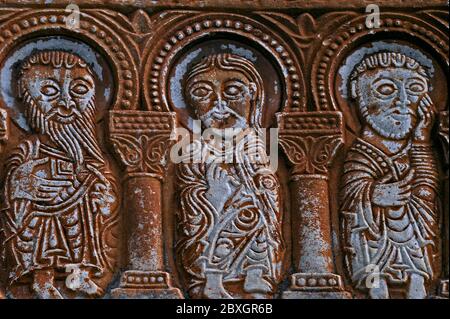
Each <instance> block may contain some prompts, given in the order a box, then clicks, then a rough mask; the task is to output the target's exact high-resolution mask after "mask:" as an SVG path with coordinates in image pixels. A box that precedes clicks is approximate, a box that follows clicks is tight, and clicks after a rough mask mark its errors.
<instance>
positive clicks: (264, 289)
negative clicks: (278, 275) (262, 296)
mask: <svg viewBox="0 0 450 319" xmlns="http://www.w3.org/2000/svg"><path fill="white" fill-rule="evenodd" d="M244 290H245V292H248V293H271V292H272V285H271V284H270V283H269V282H268V281H267V280H265V279H264V278H263V269H262V268H253V269H249V270H247V275H246V277H245V282H244Z"/></svg>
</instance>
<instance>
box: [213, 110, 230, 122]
mask: <svg viewBox="0 0 450 319" xmlns="http://www.w3.org/2000/svg"><path fill="white" fill-rule="evenodd" d="M230 115H231V114H230V113H228V112H224V113H221V112H214V113H213V114H211V116H212V117H213V118H215V119H217V120H225V119H227V118H229V117H230Z"/></svg>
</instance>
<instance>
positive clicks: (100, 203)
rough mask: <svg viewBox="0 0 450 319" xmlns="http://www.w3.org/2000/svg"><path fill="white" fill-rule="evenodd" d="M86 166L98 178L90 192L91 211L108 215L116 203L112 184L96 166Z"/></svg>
mask: <svg viewBox="0 0 450 319" xmlns="http://www.w3.org/2000/svg"><path fill="white" fill-rule="evenodd" d="M87 167H88V169H89V170H90V171H91V172H93V173H94V174H95V175H96V176H97V177H98V179H99V180H100V181H99V182H97V183H95V185H94V191H93V192H91V193H90V197H91V200H92V207H93V212H94V213H100V214H102V215H103V216H105V217H108V216H110V215H111V213H112V211H113V210H114V207H115V205H116V196H115V194H114V189H113V187H112V184H111V182H110V181H108V179H107V178H106V177H105V176H104V175H103V174H102V172H100V171H99V170H98V169H97V168H95V167H94V166H92V165H89V164H88V165H87Z"/></svg>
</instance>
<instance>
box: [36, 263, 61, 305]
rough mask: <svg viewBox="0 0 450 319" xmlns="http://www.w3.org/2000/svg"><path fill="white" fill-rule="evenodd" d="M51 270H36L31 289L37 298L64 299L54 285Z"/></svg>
mask: <svg viewBox="0 0 450 319" xmlns="http://www.w3.org/2000/svg"><path fill="white" fill-rule="evenodd" d="M54 278H55V276H54V272H53V270H36V271H35V272H34V279H33V285H32V287H31V288H32V289H33V291H34V293H35V294H36V297H37V298H38V299H64V298H63V296H62V295H61V293H60V292H59V290H58V289H57V288H56V287H55V286H54Z"/></svg>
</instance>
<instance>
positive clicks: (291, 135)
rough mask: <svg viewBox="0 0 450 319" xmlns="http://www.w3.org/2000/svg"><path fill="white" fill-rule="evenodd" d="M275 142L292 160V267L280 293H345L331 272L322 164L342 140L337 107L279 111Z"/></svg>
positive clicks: (285, 295)
mask: <svg viewBox="0 0 450 319" xmlns="http://www.w3.org/2000/svg"><path fill="white" fill-rule="evenodd" d="M277 117H278V128H279V142H280V145H281V147H282V148H283V150H284V152H285V153H286V155H287V158H288V159H289V161H290V162H291V164H292V171H291V180H290V191H291V203H292V205H291V207H292V213H291V216H292V217H291V218H292V220H291V225H292V250H293V265H294V269H295V271H296V272H295V273H294V274H293V275H291V285H290V288H289V289H288V290H287V291H285V292H284V293H283V295H282V297H283V298H286V299H289V298H295V299H304V298H339V299H341V298H349V297H350V295H349V294H348V293H347V292H345V291H344V288H343V283H342V278H341V276H340V275H338V274H336V273H335V265H334V261H333V251H332V241H331V218H330V208H329V195H328V167H329V165H330V164H331V162H332V160H333V158H334V156H335V154H336V152H337V150H338V149H339V147H340V146H341V145H342V144H343V121H342V114H341V113H340V112H295V113H279V114H278V115H277Z"/></svg>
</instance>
